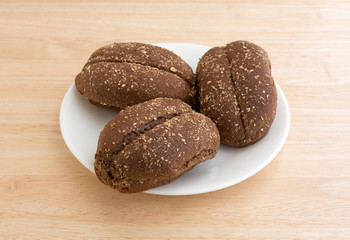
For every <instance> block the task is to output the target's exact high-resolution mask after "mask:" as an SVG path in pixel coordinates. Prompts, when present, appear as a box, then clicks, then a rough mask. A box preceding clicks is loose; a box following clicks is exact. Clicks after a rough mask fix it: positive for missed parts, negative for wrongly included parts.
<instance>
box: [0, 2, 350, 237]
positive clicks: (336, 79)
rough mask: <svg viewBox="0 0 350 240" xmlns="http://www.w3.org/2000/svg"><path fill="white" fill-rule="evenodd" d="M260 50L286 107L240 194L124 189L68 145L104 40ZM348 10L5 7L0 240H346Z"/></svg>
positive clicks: (345, 5)
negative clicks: (86, 74) (69, 119)
mask: <svg viewBox="0 0 350 240" xmlns="http://www.w3.org/2000/svg"><path fill="white" fill-rule="evenodd" d="M240 39H244V40H250V41H252V42H255V43H257V44H258V45H260V46H262V47H263V48H264V49H266V50H267V51H268V53H269V55H270V58H271V62H272V73H273V76H274V78H275V80H276V81H277V83H278V84H279V86H280V87H281V88H282V89H283V91H284V93H285V95H286V97H287V99H288V102H289V105H290V112H291V128H290V132H289V136H288V138H287V141H286V143H285V145H284V147H283V149H282V150H281V152H280V153H279V154H278V156H277V157H276V158H275V159H274V160H273V161H272V162H271V163H270V164H269V165H268V166H267V167H266V168H264V169H263V170H262V171H261V172H259V173H258V174H256V175H254V176H253V177H251V178H249V179H248V180H246V181H243V182H241V183H239V184H237V185H235V186H232V187H229V188H226V189H223V190H219V191H216V192H211V193H206V194H200V195H193V196H178V197H172V196H157V195H150V194H145V193H138V194H131V195H130V194H129V195H128V194H121V193H118V192H117V191H113V190H111V189H109V188H107V187H105V186H104V185H102V184H101V183H100V182H99V181H98V180H97V179H96V178H95V176H94V175H93V174H92V173H90V172H89V171H88V170H87V169H86V168H85V167H83V165H81V164H80V163H79V162H78V161H77V160H76V159H75V158H74V156H73V155H72V154H71V153H70V151H69V150H68V148H67V147H66V145H65V143H64V141H63V139H62V136H61V134H60V127H59V109H60V104H61V101H62V99H63V96H64V94H65V92H66V91H67V89H68V87H69V86H70V84H71V83H72V82H73V80H74V78H75V75H76V74H77V73H78V72H79V71H80V70H81V68H82V66H83V64H84V63H85V62H86V60H87V58H88V57H89V55H90V54H91V53H92V51H94V50H95V49H96V48H98V47H100V46H102V45H106V44H109V43H112V42H121V41H138V42H145V43H159V42H185V43H196V44H202V45H209V46H218V45H224V44H225V43H228V42H231V41H234V40H240ZM349 145H350V2H349V1H324V0H322V1H247V2H246V1H242V0H239V1H209V0H204V1H194V2H191V3H188V2H187V1H182V0H181V1H163V2H159V3H157V2H156V1H152V0H150V1H99V2H98V3H97V1H96V2H95V1H87V2H85V3H84V2H76V3H72V2H70V1H49V2H44V1H2V2H1V3H0V206H1V207H0V239H97V238H100V239H108V238H113V239H350V146H349Z"/></svg>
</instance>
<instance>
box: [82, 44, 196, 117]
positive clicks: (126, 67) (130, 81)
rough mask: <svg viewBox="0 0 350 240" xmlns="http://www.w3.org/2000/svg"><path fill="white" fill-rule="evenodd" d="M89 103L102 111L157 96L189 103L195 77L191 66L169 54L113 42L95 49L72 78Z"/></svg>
mask: <svg viewBox="0 0 350 240" xmlns="http://www.w3.org/2000/svg"><path fill="white" fill-rule="evenodd" d="M75 85H76V87H77V89H78V90H79V92H80V93H82V94H84V95H85V96H86V97H87V98H88V99H89V100H90V102H91V103H93V104H95V105H97V106H99V107H102V108H106V109H118V110H121V109H125V108H126V107H128V106H131V105H134V104H137V103H141V102H144V101H147V100H151V99H154V98H157V97H169V98H176V99H180V100H182V101H184V102H186V103H192V101H193V99H194V95H195V78H194V74H193V72H192V69H191V67H190V66H189V65H188V64H187V63H186V62H185V61H184V60H182V59H181V58H180V57H179V56H177V55H176V54H174V53H173V52H171V51H169V50H167V49H164V48H161V47H157V46H153V45H149V44H143V43H134V42H132V43H114V44H111V45H108V46H105V47H102V48H100V49H98V50H96V51H95V52H94V53H93V54H92V55H91V57H90V58H89V60H88V62H87V63H86V64H85V66H84V68H83V69H82V71H81V72H80V73H79V74H78V75H77V76H76V78H75Z"/></svg>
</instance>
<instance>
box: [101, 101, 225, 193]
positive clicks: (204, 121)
mask: <svg viewBox="0 0 350 240" xmlns="http://www.w3.org/2000/svg"><path fill="white" fill-rule="evenodd" d="M219 145H220V136H219V132H218V130H217V128H216V126H215V124H214V123H213V122H212V121H211V120H210V119H209V118H208V117H206V116H204V115H203V114H200V113H197V112H195V111H193V110H192V109H191V107H190V106H189V105H187V104H186V103H184V102H182V101H180V100H177V99H170V98H157V99H153V100H150V101H147V102H143V103H140V104H137V105H134V106H132V107H128V108H127V109H126V110H123V111H121V112H120V113H119V114H118V115H116V116H115V117H114V118H113V119H112V120H111V121H110V122H109V123H107V124H106V126H105V127H104V129H103V130H102V132H101V134H100V138H99V141H98V147H97V152H96V155H95V173H96V175H97V177H98V178H99V179H100V180H101V181H102V182H103V183H104V184H106V185H108V186H110V187H112V188H115V189H117V190H118V191H120V192H124V193H133V192H140V191H144V190H147V189H150V188H154V187H157V186H160V185H163V184H166V183H168V182H170V181H172V180H174V179H176V178H177V177H179V176H180V175H182V174H183V173H185V172H187V171H189V170H190V169H192V168H193V167H194V166H195V165H196V164H198V163H200V162H203V161H205V160H207V159H210V158H213V157H214V156H215V155H216V153H217V151H218V148H219Z"/></svg>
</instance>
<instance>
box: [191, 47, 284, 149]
mask: <svg viewBox="0 0 350 240" xmlns="http://www.w3.org/2000/svg"><path fill="white" fill-rule="evenodd" d="M196 74H197V81H198V83H199V102H200V111H201V112H202V113H203V114H205V115H206V116H208V117H210V118H211V119H212V120H213V121H214V122H215V123H216V125H217V127H218V129H219V132H220V137H221V141H222V142H223V143H225V144H228V145H231V146H234V147H244V146H247V145H250V144H253V143H255V142H257V141H259V140H260V139H261V138H263V137H264V136H265V135H266V134H267V132H268V131H269V128H270V126H271V124H272V122H273V120H274V118H275V115H276V107H277V92H276V87H275V84H274V80H273V78H272V76H271V64H270V60H269V58H268V55H267V53H266V52H265V51H264V50H263V49H262V48H261V47H259V46H257V45H255V44H253V43H251V42H247V41H235V42H231V43H229V44H227V45H226V46H225V47H214V48H212V49H210V50H209V51H208V52H207V53H206V54H205V55H204V56H203V57H202V58H201V60H200V62H199V63H198V67H197V73H196Z"/></svg>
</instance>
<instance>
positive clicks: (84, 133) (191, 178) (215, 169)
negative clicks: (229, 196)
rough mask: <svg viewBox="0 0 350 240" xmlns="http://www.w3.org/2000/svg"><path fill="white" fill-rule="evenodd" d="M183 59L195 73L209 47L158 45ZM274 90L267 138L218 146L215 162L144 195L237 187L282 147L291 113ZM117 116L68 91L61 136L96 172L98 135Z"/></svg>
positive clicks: (190, 192)
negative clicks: (244, 144) (272, 116)
mask: <svg viewBox="0 0 350 240" xmlns="http://www.w3.org/2000/svg"><path fill="white" fill-rule="evenodd" d="M156 45H158V46H162V47H164V48H167V49H169V50H171V51H173V52H175V53H176V54H177V55H179V56H180V57H182V58H183V59H184V60H185V61H186V62H187V63H188V64H189V65H190V66H191V67H192V68H193V70H195V69H196V66H197V63H198V60H199V58H200V57H201V56H202V55H203V54H204V53H205V52H206V51H208V50H209V49H210V47H207V46H201V45H195V44H186V43H164V44H156ZM276 87H277V93H278V102H277V114H276V118H275V120H274V122H273V124H272V126H271V129H270V131H269V133H268V134H267V135H266V136H265V137H264V138H263V139H262V140H261V141H259V142H257V143H255V144H253V145H251V146H249V147H246V148H233V147H229V146H226V145H223V144H221V146H220V149H219V152H218V153H217V155H216V157H215V158H213V159H211V160H208V161H206V162H204V163H202V164H199V165H197V166H196V167H195V168H193V169H192V170H191V171H189V172H187V173H186V174H184V175H182V176H181V177H180V178H178V179H176V180H175V181H173V182H171V183H169V184H166V185H163V186H160V187H157V188H153V189H150V190H148V191H145V192H146V193H152V194H160V195H190V194H199V193H205V192H210V191H215V190H219V189H222V188H226V187H229V186H232V185H234V184H236V183H239V182H241V181H243V180H245V179H247V178H249V177H251V176H253V175H254V174H255V173H257V172H259V171H260V170H261V169H263V168H264V167H265V166H266V165H267V164H268V163H270V162H271V160H272V159H273V158H274V157H275V156H276V155H277V153H278V152H279V151H280V149H281V148H282V146H283V144H284V142H285V140H286V138H287V135H288V131H289V122H290V117H289V108H288V103H287V100H286V97H285V96H284V94H283V92H282V90H281V89H280V88H279V87H278V85H277V84H276ZM116 114H117V111H110V110H104V109H100V108H98V107H96V106H94V105H92V104H91V103H90V102H89V101H88V100H87V99H86V98H85V97H84V96H83V95H81V94H80V93H79V92H78V91H77V90H76V88H75V85H74V83H73V84H72V85H71V86H70V88H69V89H68V91H67V93H66V95H65V96H64V99H63V101H62V105H61V112H60V126H61V132H62V136H63V138H64V141H65V142H66V144H67V146H68V148H69V149H70V151H71V152H72V153H73V155H74V156H75V157H76V158H77V159H78V160H79V161H80V162H81V163H82V164H83V165H84V166H85V167H86V168H88V169H89V170H90V171H91V172H94V167H93V166H94V154H95V151H96V147H97V141H98V137H99V134H100V131H101V130H102V129H103V127H104V125H105V124H106V123H107V122H108V121H109V120H111V119H112V118H113V117H114V116H115V115H116Z"/></svg>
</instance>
